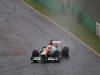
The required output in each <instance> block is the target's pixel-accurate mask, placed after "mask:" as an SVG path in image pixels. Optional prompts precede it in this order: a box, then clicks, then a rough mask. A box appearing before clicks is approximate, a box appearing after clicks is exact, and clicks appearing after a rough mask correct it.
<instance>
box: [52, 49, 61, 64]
mask: <svg viewBox="0 0 100 75" xmlns="http://www.w3.org/2000/svg"><path fill="white" fill-rule="evenodd" d="M53 57H54V58H55V63H57V62H60V52H59V51H55V52H54V53H53Z"/></svg>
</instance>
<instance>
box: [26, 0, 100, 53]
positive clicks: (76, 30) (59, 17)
mask: <svg viewBox="0 0 100 75" xmlns="http://www.w3.org/2000/svg"><path fill="white" fill-rule="evenodd" d="M24 1H25V2H27V3H28V4H30V5H31V6H32V7H34V8H35V9H37V10H38V11H40V12H41V13H43V14H44V15H46V16H48V17H50V18H51V19H53V20H54V21H55V22H57V23H59V24H61V25H62V26H64V27H65V28H66V29H67V30H69V31H70V32H71V33H73V34H74V35H75V36H77V37H78V38H79V39H80V40H82V41H83V42H84V43H86V44H87V45H89V46H90V47H91V48H93V49H95V50H96V51H97V52H100V38H98V37H97V36H96V35H95V33H93V32H91V31H90V30H88V29H87V28H86V27H85V26H84V25H82V24H77V23H76V20H75V17H74V16H72V15H70V14H68V15H66V14H65V15H64V14H57V13H56V14H55V13H51V12H50V11H49V10H48V9H46V8H45V7H43V6H41V5H39V4H37V3H34V2H33V0H24Z"/></svg>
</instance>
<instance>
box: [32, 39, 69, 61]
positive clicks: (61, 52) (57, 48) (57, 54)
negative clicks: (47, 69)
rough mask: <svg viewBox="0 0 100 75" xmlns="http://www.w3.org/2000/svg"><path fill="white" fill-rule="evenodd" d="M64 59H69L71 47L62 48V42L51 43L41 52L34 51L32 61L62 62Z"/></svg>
mask: <svg viewBox="0 0 100 75" xmlns="http://www.w3.org/2000/svg"><path fill="white" fill-rule="evenodd" d="M62 57H66V58H69V47H62V41H53V40H51V41H50V42H49V45H48V46H47V47H43V48H41V49H40V50H33V52H32V56H31V61H32V62H49V61H54V62H60V59H61V58H62Z"/></svg>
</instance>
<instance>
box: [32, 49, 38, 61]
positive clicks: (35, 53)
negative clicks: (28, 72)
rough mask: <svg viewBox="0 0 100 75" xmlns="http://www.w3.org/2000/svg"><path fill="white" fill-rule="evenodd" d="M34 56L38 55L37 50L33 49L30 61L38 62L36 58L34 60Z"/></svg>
mask: <svg viewBox="0 0 100 75" xmlns="http://www.w3.org/2000/svg"><path fill="white" fill-rule="evenodd" d="M35 57H39V52H38V51H37V50H33V52H32V56H31V59H30V60H31V61H33V62H34V63H35V62H38V61H37V60H34V58H35Z"/></svg>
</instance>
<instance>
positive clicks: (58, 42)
mask: <svg viewBox="0 0 100 75" xmlns="http://www.w3.org/2000/svg"><path fill="white" fill-rule="evenodd" d="M52 43H57V44H61V43H62V41H53V42H52Z"/></svg>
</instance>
